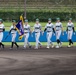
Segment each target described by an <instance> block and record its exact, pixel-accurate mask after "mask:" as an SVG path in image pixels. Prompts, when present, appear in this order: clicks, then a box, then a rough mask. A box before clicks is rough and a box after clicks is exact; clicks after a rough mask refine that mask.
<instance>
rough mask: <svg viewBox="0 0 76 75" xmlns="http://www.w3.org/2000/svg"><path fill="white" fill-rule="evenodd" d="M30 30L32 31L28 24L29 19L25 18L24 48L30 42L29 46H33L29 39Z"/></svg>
mask: <svg viewBox="0 0 76 75" xmlns="http://www.w3.org/2000/svg"><path fill="white" fill-rule="evenodd" d="M30 32H31V30H30V25H29V24H28V20H27V19H26V20H25V25H24V49H26V45H27V44H28V46H29V48H31V45H30V43H29V41H28V38H29V33H30Z"/></svg>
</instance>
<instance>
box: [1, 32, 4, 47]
mask: <svg viewBox="0 0 76 75" xmlns="http://www.w3.org/2000/svg"><path fill="white" fill-rule="evenodd" d="M2 39H3V33H0V47H1V46H2V48H4V44H2Z"/></svg>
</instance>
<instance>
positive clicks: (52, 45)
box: [49, 32, 54, 48]
mask: <svg viewBox="0 0 76 75" xmlns="http://www.w3.org/2000/svg"><path fill="white" fill-rule="evenodd" d="M52 34H53V32H50V36H49V37H50V44H51V48H53V47H54V44H53V42H52V41H51V38H52Z"/></svg>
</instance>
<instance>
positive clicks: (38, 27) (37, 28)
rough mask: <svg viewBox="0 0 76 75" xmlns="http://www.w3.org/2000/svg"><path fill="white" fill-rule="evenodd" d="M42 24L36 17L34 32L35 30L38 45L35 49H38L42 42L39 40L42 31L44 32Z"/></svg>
mask: <svg viewBox="0 0 76 75" xmlns="http://www.w3.org/2000/svg"><path fill="white" fill-rule="evenodd" d="M41 28H42V27H41V24H40V23H39V19H36V24H35V25H34V32H35V39H36V47H35V49H38V48H39V46H40V47H41V43H40V41H39V38H40V32H42V30H41Z"/></svg>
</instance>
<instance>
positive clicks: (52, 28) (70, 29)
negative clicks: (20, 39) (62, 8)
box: [0, 18, 75, 49]
mask: <svg viewBox="0 0 76 75" xmlns="http://www.w3.org/2000/svg"><path fill="white" fill-rule="evenodd" d="M15 25H16V21H15V20H13V21H12V25H11V27H10V31H9V34H10V33H11V34H12V40H11V42H12V44H11V48H10V49H13V46H14V44H15V45H16V46H17V48H19V46H18V44H17V43H16V41H15V38H16V34H17V30H16V27H15ZM4 31H5V27H4V24H3V20H2V19H0V47H2V48H4V44H2V39H3V32H4ZM45 31H46V32H47V47H46V48H48V49H49V48H50V45H51V47H52V48H53V47H54V45H53V42H52V41H51V40H50V39H51V38H52V35H53V34H54V35H56V40H57V45H56V48H60V47H61V46H62V42H61V41H60V36H61V34H63V35H64V33H63V25H62V23H61V22H60V18H57V19H56V24H55V25H54V24H53V23H52V21H51V18H49V19H48V23H47V24H46V26H45V29H44V31H42V27H41V24H40V23H39V19H36V24H35V25H34V29H33V31H32V30H31V27H30V25H29V24H28V20H27V19H26V20H25V24H24V49H26V46H27V44H28V46H29V48H31V45H30V43H29V41H28V38H29V33H30V32H31V33H33V32H35V39H36V46H35V49H38V48H39V47H41V46H42V44H41V43H40V41H39V38H40V33H42V35H43V34H44V32H45ZM66 33H67V37H68V41H69V45H68V47H71V46H72V45H73V41H72V35H73V33H74V35H75V30H74V24H73V22H72V18H69V21H68V23H67V27H66Z"/></svg>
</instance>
